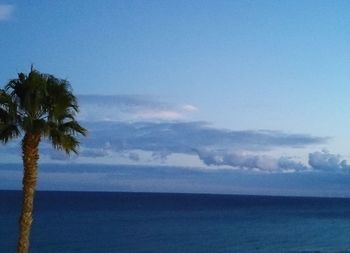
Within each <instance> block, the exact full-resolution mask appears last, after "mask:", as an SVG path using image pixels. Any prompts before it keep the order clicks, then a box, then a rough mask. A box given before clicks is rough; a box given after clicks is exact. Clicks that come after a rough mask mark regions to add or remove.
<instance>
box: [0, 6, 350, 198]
mask: <svg viewBox="0 0 350 253" xmlns="http://www.w3.org/2000/svg"><path fill="white" fill-rule="evenodd" d="M349 10H350V3H349V2H348V1H335V2H334V1H204V0H203V1H130V0H128V1H57V2H49V1H1V2H0V55H1V61H0V83H2V84H5V83H6V82H7V81H8V80H9V79H10V78H14V77H15V76H16V73H17V72H21V71H28V70H29V67H30V64H31V63H33V64H35V66H36V68H38V69H39V70H40V71H42V72H47V73H52V74H55V75H56V76H58V77H61V78H67V79H68V80H69V81H70V82H71V84H72V86H73V89H74V91H75V93H76V94H79V100H80V104H81V114H80V115H79V119H80V120H81V121H82V122H84V124H86V126H88V128H89V130H90V135H89V137H88V138H87V139H86V140H83V141H82V148H81V155H80V156H79V157H70V158H68V159H67V158H66V157H65V156H63V155H62V154H60V153H57V152H54V151H52V150H51V149H50V148H49V147H48V145H47V143H43V145H42V147H41V151H42V155H41V162H42V163H43V164H48V163H55V164H58V163H59V164H62V163H64V164H67V166H70V165H71V166H73V164H85V163H89V164H104V165H111V166H114V165H115V166H120V165H121V164H124V165H125V164H127V165H128V166H139V167H142V168H145V170H146V171H149V170H150V168H149V167H148V166H153V167H156V166H159V170H157V171H158V174H157V173H156V174H152V175H155V177H156V179H154V178H153V179H152V180H158V181H157V182H158V184H159V183H160V182H161V179H162V178H163V179H164V177H166V176H164V175H163V170H162V169H161V168H164V167H167V166H168V167H174V168H187V169H188V168H196V169H200V170H202V171H203V173H204V174H205V173H207V171H208V170H209V171H211V172H213V173H216V175H223V173H224V174H225V173H226V172H225V171H226V170H228V171H231V172H230V173H231V174H230V173H229V176H228V177H229V178H232V182H234V185H236V186H235V187H238V188H239V189H240V190H237V191H236V192H239V193H244V192H245V191H246V192H247V193H254V192H255V193H258V192H259V191H260V190H261V187H262V186H261V187H260V188H259V187H257V186H256V187H253V186H252V185H253V184H252V185H249V186H247V185H245V186H244V185H241V186H240V185H239V181H237V180H236V179H237V175H236V174H235V173H243V175H245V176H246V177H247V178H251V180H252V182H255V181H256V182H257V183H258V182H259V184H263V185H264V180H266V179H257V178H256V173H257V174H259V175H260V174H261V175H263V176H262V177H263V178H269V180H268V182H270V183H269V184H268V185H270V186H268V185H267V184H265V186H264V187H265V188H264V189H265V190H264V192H265V193H269V192H270V193H274V194H276V193H277V191H278V189H279V190H281V194H283V192H284V193H285V194H292V193H293V187H291V188H290V189H289V190H288V191H287V190H283V187H280V185H281V182H282V181H283V180H286V178H288V177H292V180H294V181H295V182H296V185H297V183H298V180H299V179H300V175H304V174H303V173H306V174H305V175H306V177H310V178H311V179H312V178H314V180H313V182H314V184H315V185H314V187H315V188H316V189H317V187H320V186H322V187H323V188H325V189H329V192H332V194H333V195H344V194H345V193H346V189H345V188H344V187H343V188H341V189H338V188H337V189H338V190H331V189H333V188H332V187H333V186H334V185H336V184H334V182H338V181H339V183H340V181H341V180H340V179H339V178H343V179H344V180H348V181H349V182H350V174H349V173H348V171H349V168H350V167H349V165H348V164H347V160H349V159H350V151H349V150H350V149H349V145H348V140H349V138H350V133H349V126H350V109H349V106H348V105H349V103H350V102H349V94H350V86H349V85H348V82H349V80H350V78H349V71H348V66H349V65H350V56H349V55H348V53H347V52H349V51H350V33H349V24H350V17H349V15H348V12H349ZM19 154H20V151H19V146H18V142H13V143H12V144H11V145H9V146H6V147H4V146H2V147H0V158H1V161H2V162H1V163H2V164H7V163H16V162H20V155H19ZM128 168H129V167H128ZM72 170H73V168H72ZM111 171H113V170H112V169H111ZM130 171H131V172H132V171H133V170H132V169H130ZM223 171H224V172H223ZM232 171H233V172H232ZM131 172H130V173H131ZM175 172H176V169H175ZM175 172H174V173H175ZM11 173H14V172H13V171H12V170H11V171H8V170H3V171H2V172H0V177H9V176H10V174H11ZM104 173H106V174H107V175H108V173H107V172H104ZM111 173H112V172H111ZM188 173H189V174H191V172H188ZM322 173H323V174H322ZM329 173H331V174H332V173H333V174H334V178H336V179H334V180H333V181H332V183H330V182H329V181H327V180H326V181H324V179H325V178H326V176H325V175H326V174H327V175H328V174H329ZM277 174H278V175H279V174H281V175H282V174H283V176H281V177H282V178H284V179H283V180H282V179H281V177H279V176H276V175H277ZM290 174H293V175H292V176H291V175H290ZM142 175H146V173H145V174H142ZM157 175H158V176H157ZM166 175H169V174H166ZM179 175H182V180H186V178H187V177H186V173H184V172H183V170H181V173H180V172H179ZM225 175H226V174H225ZM340 175H341V176H340ZM18 176H19V175H17V177H18ZM172 176H173V175H172ZM202 176H203V178H207V179H208V178H210V175H207V174H205V175H202ZM269 176H270V177H269ZM53 178H54V177H51V179H50V177H49V179H47V178H46V179H45V180H49V181H50V180H53ZM71 178H76V174H74V175H71ZM137 178H138V181H137V182H138V186H137V187H136V186H135V184H136V183H135V182H134V183H133V185H134V187H136V188H137V190H142V189H144V190H147V191H152V187H151V186H147V187H145V188H142V187H141V186H140V185H144V184H143V183H145V182H147V176H144V181H142V176H140V175H138V177H137ZM166 179H167V180H169V178H166ZM207 179H205V180H207ZM311 179H310V180H311ZM72 180H73V179H72ZM99 180H100V181H101V185H103V184H104V183H105V182H104V181H103V179H99ZM123 180H124V181H123ZM128 180H129V179H125V178H124V179H123V178H121V179H120V182H119V183H121V184H122V183H125V184H126V182H129V181H128ZM191 180H192V181H191V182H198V183H200V182H202V183H203V182H204V181H205V180H204V181H203V180H202V178H201V179H199V178H198V179H193V178H192V179H191ZM196 180H198V181H196ZM201 180H202V181H201ZM254 180H255V181H254ZM322 180H323V181H322ZM170 181H171V180H170ZM311 181H312V180H311ZM11 182H12V181H11ZM13 182H15V181H13ZM142 182H143V183H142ZM148 182H149V181H148ZM176 182H177V183H176ZM220 182H221V181H220V180H219V179H218V178H216V179H215V180H213V181H212V182H211V188H210V189H211V190H209V192H223V193H225V192H228V193H234V192H235V190H234V189H236V188H232V187H233V186H232V185H230V184H227V185H226V186H225V187H226V188H225V187H221V186H220ZM265 182H267V181H265ZM271 182H272V183H271ZM45 184H48V182H47V181H44V182H43V185H45ZM61 184H65V183H64V182H61V183H59V182H56V183H55V185H56V186H57V187H58V188H60V187H63V188H64V189H66V188H69V187H68V186H67V184H66V185H65V186H63V185H62V186H60V185H61ZM203 184H204V183H203ZM237 184H238V185H237ZM68 185H69V184H68ZM153 185H154V184H153ZM189 185H191V184H189ZM307 185H308V184H301V185H299V186H298V188H300V187H301V189H298V190H296V189H294V190H295V191H294V193H295V194H303V193H304V195H307V194H309V195H310V194H311V195H327V191H325V190H322V192H321V191H319V192H317V190H312V191H311V190H310V189H309V188H308V187H307ZM332 185H333V186H332ZM215 186H216V187H217V188H215ZM16 187H18V184H16V183H13V184H11V187H10V186H9V185H5V184H3V183H0V188H16ZM181 187H182V186H181V184H180V183H179V182H178V181H176V180H174V181H173V188H171V191H181ZM188 187H189V188H186V189H187V190H188V191H205V190H204V188H201V187H199V188H198V187H197V188H196V189H197V190H196V189H195V188H193V189H192V190H191V187H190V186H188ZM295 187H296V186H295ZM327 187H328V188H327ZM43 188H45V187H44V186H43ZM46 188H47V187H46ZM49 188H50V187H49ZM97 188H98V187H97ZM238 188H237V189H238ZM50 189H51V188H50ZM53 189H55V188H53ZM82 189H87V190H89V189H95V188H94V187H93V186H92V185H88V184H86V185H85V186H84V187H83V186H82ZM98 189H100V188H98ZM101 189H103V187H102V188H101ZM123 189H124V188H123ZM130 189H131V190H132V189H133V188H130ZM130 189H129V190H130ZM153 189H154V190H155V191H162V190H163V191H166V190H169V189H166V187H165V188H164V187H163V188H161V189H159V188H157V187H154V188H153ZM198 189H202V190H198ZM218 189H220V190H218ZM259 189H260V190H259ZM108 190H121V188H118V187H117V186H116V187H115V188H113V187H112V186H110V188H108ZM332 194H331V195H332Z"/></svg>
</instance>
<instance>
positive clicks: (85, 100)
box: [79, 95, 198, 121]
mask: <svg viewBox="0 0 350 253" xmlns="http://www.w3.org/2000/svg"><path fill="white" fill-rule="evenodd" d="M79 102H80V105H81V112H80V114H79V118H80V119H81V120H85V121H130V120H132V121H139V120H143V121H144V120H146V121H147V120H179V119H184V118H186V116H187V115H188V114H190V113H193V112H195V111H197V110H198V109H197V108H196V107H195V106H193V105H190V104H184V105H177V104H171V103H166V102H163V101H160V100H158V99H155V98H152V97H148V96H138V95H115V96H93V95H85V96H83V95H82V96H79Z"/></svg>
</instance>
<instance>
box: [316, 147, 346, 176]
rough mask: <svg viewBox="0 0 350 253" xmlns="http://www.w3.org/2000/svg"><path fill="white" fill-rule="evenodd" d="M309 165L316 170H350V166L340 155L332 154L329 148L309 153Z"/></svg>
mask: <svg viewBox="0 0 350 253" xmlns="http://www.w3.org/2000/svg"><path fill="white" fill-rule="evenodd" d="M309 165H310V166H311V167H312V168H313V169H315V170H322V171H332V170H348V169H350V166H349V165H348V164H347V161H346V160H342V159H341V156H340V155H336V154H331V153H329V151H327V150H322V151H321V152H319V151H316V152H313V153H310V154H309Z"/></svg>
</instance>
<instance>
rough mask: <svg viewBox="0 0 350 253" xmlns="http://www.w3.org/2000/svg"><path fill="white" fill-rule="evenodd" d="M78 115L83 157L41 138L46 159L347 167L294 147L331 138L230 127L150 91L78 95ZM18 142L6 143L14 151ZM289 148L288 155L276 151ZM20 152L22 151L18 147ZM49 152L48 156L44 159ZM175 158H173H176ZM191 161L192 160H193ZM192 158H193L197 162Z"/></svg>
mask: <svg viewBox="0 0 350 253" xmlns="http://www.w3.org/2000/svg"><path fill="white" fill-rule="evenodd" d="M79 103H80V106H81V113H80V114H79V115H78V118H79V120H80V121H81V122H82V124H83V125H84V126H85V127H86V128H87V129H88V130H89V135H88V137H87V138H84V139H81V143H82V145H81V152H80V155H79V156H73V157H67V156H66V155H64V154H62V153H61V152H57V151H54V150H52V148H51V147H50V145H48V143H45V142H44V143H43V145H42V147H41V153H42V155H43V156H44V161H45V162H50V161H51V162H54V161H61V162H62V161H64V162H74V163H93V162H97V163H103V162H104V161H109V162H108V163H110V164H111V163H112V164H121V163H126V164H138V165H150V164H152V165H169V166H172V165H174V160H176V159H177V160H181V162H180V163H177V162H176V165H179V164H180V165H182V166H185V167H186V166H188V167H193V166H195V167H203V168H208V169H215V168H216V169H217V168H232V169H242V170H253V171H265V172H266V171H267V172H298V171H310V170H315V171H332V170H334V171H346V170H348V169H349V168H350V167H349V166H348V165H347V162H346V160H342V159H341V157H340V155H335V154H331V153H330V152H328V151H326V150H322V151H321V152H319V151H316V152H311V153H306V154H305V157H307V159H304V160H302V159H300V158H298V157H295V156H294V155H293V154H289V153H288V152H290V150H303V149H305V148H310V147H313V146H315V147H316V146H317V148H316V150H317V149H318V148H319V146H320V145H324V144H326V142H327V141H328V140H329V138H328V137H319V136H312V135H309V134H289V133H284V132H281V131H272V130H240V131H238V130H229V129H221V128H217V127H214V126H212V125H211V124H210V123H208V122H205V121H190V120H188V119H186V117H188V116H189V115H191V113H195V112H196V111H197V110H198V109H197V108H196V107H195V106H193V105H190V104H183V105H176V104H171V103H165V102H162V101H159V100H157V99H155V98H152V97H148V96H134V95H118V96H94V95H84V96H79ZM18 148H19V147H18V146H17V147H16V146H13V145H12V146H6V147H2V148H1V150H2V153H3V154H5V153H8V154H13V153H14V152H15V150H16V149H18ZM284 149H285V150H289V151H286V152H285V154H284V155H276V154H274V153H275V151H276V150H277V151H278V150H284ZM17 152H18V151H17ZM45 157H46V159H45ZM174 157H175V158H174ZM187 160H192V162H189V161H187ZM193 161H195V162H194V163H193Z"/></svg>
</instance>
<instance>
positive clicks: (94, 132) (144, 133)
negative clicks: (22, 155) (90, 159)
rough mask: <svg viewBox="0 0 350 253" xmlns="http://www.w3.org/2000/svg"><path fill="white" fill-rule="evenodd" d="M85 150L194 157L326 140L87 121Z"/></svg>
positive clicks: (201, 125) (200, 126)
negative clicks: (206, 152)
mask: <svg viewBox="0 0 350 253" xmlns="http://www.w3.org/2000/svg"><path fill="white" fill-rule="evenodd" d="M85 125H86V127H87V128H88V129H89V138H86V139H82V143H83V145H85V146H86V147H88V148H103V147H105V146H106V143H108V145H109V147H108V148H110V149H113V150H115V151H122V150H133V149H139V150H144V151H151V152H162V153H166V154H169V153H182V154H196V153H197V150H203V149H207V150H218V149H228V150H234V149H236V150H241V151H245V150H249V151H266V150H271V149H274V148H280V147H293V148H302V147H305V146H308V145H313V144H320V143H324V142H325V141H327V138H323V137H315V136H310V135H303V134H288V133H283V132H279V131H266V130H257V131H232V130H227V129H219V128H214V127H211V126H210V125H209V124H208V123H205V122H131V123H127V122H86V123H85Z"/></svg>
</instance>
